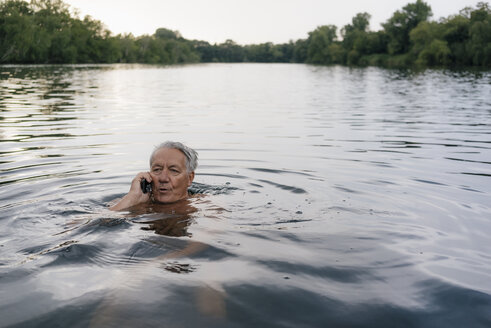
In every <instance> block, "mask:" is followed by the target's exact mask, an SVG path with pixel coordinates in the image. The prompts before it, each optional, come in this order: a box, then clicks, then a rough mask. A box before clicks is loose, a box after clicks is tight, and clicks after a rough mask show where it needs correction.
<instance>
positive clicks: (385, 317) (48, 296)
mask: <svg viewBox="0 0 491 328" xmlns="http://www.w3.org/2000/svg"><path fill="white" fill-rule="evenodd" d="M165 140H177V141H182V142H184V143H186V144H187V145H189V146H191V147H193V148H195V149H196V150H197V151H198V152H199V167H198V170H197V172H196V173H197V174H196V178H195V182H196V184H195V186H193V188H194V189H195V190H196V189H197V190H198V191H199V192H201V193H204V196H201V197H197V198H193V199H191V200H190V201H189V202H187V203H186V204H185V205H186V209H185V210H182V209H174V208H172V207H168V206H167V207H165V206H164V207H159V208H157V207H155V208H150V209H148V210H140V211H137V210H134V211H130V212H128V211H123V212H111V211H109V210H108V209H107V205H108V203H110V202H111V201H112V200H114V199H116V198H118V197H121V196H123V195H124V194H125V193H126V192H127V191H128V189H129V186H130V182H131V180H132V178H133V177H134V176H135V175H136V174H137V173H138V172H140V171H145V170H147V169H148V157H149V155H150V153H151V151H152V150H153V147H154V146H156V145H157V144H159V143H160V142H162V141H165ZM0 141H1V142H0V326H2V327H148V326H160V327H396V326H397V327H490V326H491V310H490V309H491V239H490V233H491V72H452V71H439V70H427V71H424V72H419V73H414V72H407V71H392V70H384V69H379V68H364V69H350V68H346V67H338V66H334V67H318V66H309V65H296V64H207V65H189V66H173V67H163V66H144V65H107V66H106V65H94V66H0Z"/></svg>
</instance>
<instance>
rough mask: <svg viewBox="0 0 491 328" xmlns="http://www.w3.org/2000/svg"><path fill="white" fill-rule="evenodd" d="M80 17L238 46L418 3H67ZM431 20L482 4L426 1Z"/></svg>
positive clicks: (125, 29)
mask: <svg viewBox="0 0 491 328" xmlns="http://www.w3.org/2000/svg"><path fill="white" fill-rule="evenodd" d="M64 2H65V3H67V4H69V5H70V6H71V8H72V9H74V8H77V9H78V10H79V13H80V17H81V18H83V17H84V16H85V15H90V16H92V18H94V19H97V20H100V21H102V22H103V23H104V24H105V26H106V28H108V29H109V30H110V31H111V32H113V33H114V34H119V33H132V34H133V35H134V36H140V35H143V34H153V33H154V32H155V30H156V29H157V28H159V27H165V28H168V29H171V30H177V31H179V32H180V33H181V34H182V36H183V37H184V38H186V39H190V40H193V39H196V40H204V41H208V42H210V43H212V44H213V43H222V42H224V41H225V40H227V39H232V40H234V41H235V42H237V43H239V44H251V43H263V42H273V43H285V42H288V41H289V40H294V41H295V40H298V39H304V38H307V37H308V32H310V31H313V30H314V29H315V28H316V27H317V26H320V25H329V24H333V25H336V26H337V27H338V30H339V29H341V28H342V27H343V26H344V25H346V24H349V23H351V19H352V18H353V16H355V15H356V14H357V13H360V12H368V13H369V14H370V15H372V18H371V20H370V29H371V30H373V31H378V30H380V29H381V26H380V23H383V22H385V21H387V20H388V19H389V18H390V17H391V16H392V14H393V13H394V12H395V11H396V10H400V9H402V7H404V6H405V5H406V4H408V3H414V2H416V0H337V1H329V0H138V1H135V0H64ZM425 2H426V3H428V4H429V5H430V6H431V8H432V10H433V17H432V19H434V20H437V19H439V18H440V17H447V16H449V15H453V14H457V13H458V12H459V10H460V9H462V8H464V7H467V6H472V7H475V6H476V4H477V2H478V0H427V1H425Z"/></svg>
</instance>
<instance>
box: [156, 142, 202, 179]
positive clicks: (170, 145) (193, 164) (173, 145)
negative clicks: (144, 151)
mask: <svg viewBox="0 0 491 328" xmlns="http://www.w3.org/2000/svg"><path fill="white" fill-rule="evenodd" d="M163 148H167V149H177V150H180V151H181V153H183V154H184V156H185V157H186V170H187V171H188V173H191V172H194V171H195V170H196V168H197V167H198V153H197V152H196V150H194V149H192V148H189V147H188V146H186V145H184V144H182V143H180V142H177V141H166V142H163V143H161V144H160V145H158V146H157V147H155V149H154V150H153V152H152V155H150V166H152V162H153V157H154V156H155V153H156V152H157V151H158V150H160V149H163Z"/></svg>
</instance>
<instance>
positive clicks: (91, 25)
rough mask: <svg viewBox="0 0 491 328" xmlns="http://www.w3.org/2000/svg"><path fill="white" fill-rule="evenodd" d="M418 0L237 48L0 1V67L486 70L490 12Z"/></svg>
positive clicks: (63, 7) (39, 2)
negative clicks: (438, 9) (442, 14)
mask: <svg viewBox="0 0 491 328" xmlns="http://www.w3.org/2000/svg"><path fill="white" fill-rule="evenodd" d="M431 17H432V11H431V7H430V6H429V5H428V4H427V3H425V2H424V1H422V0H417V1H416V2H414V3H409V4H407V5H406V6H404V7H403V8H402V9H401V10H397V11H396V12H395V13H394V14H393V15H392V16H391V17H390V18H389V19H388V20H387V21H386V22H385V23H384V24H382V27H383V29H382V30H380V31H371V30H370V29H369V22H370V18H371V16H370V14H368V13H365V12H364V13H358V14H356V16H354V17H353V19H352V21H351V24H347V25H345V26H344V27H342V28H341V29H340V30H339V31H338V28H337V27H336V26H334V25H324V26H319V27H317V28H316V29H315V30H314V31H312V32H309V33H308V37H307V38H305V39H299V40H297V41H290V42H288V43H284V44H273V43H262V44H251V45H244V46H242V45H239V44H236V43H235V42H234V41H232V40H227V41H225V42H223V43H221V44H210V43H209V42H206V41H200V40H187V39H185V38H183V37H182V35H181V34H180V33H179V32H178V31H172V30H169V29H166V28H159V29H157V30H156V31H155V33H154V34H153V35H143V36H138V37H135V36H133V35H132V34H118V35H115V36H114V35H113V34H112V33H111V32H110V31H109V30H107V29H106V28H104V25H103V24H102V22H100V21H98V20H95V19H92V18H91V17H90V16H86V17H85V18H83V19H81V18H79V17H78V15H77V14H72V13H70V8H69V6H68V5H67V4H65V3H64V2H63V1H62V0H31V1H30V2H27V1H23V0H3V1H1V2H0V64H6V63H16V64H17V63H22V64H29V63H150V64H179V63H196V62H264V63H272V62H275V63H311V64H321V65H330V64H342V65H354V66H367V65H371V66H384V67H409V66H415V65H416V66H423V67H434V66H437V67H456V66H463V67H465V66H478V67H486V68H488V67H491V10H490V7H489V4H488V3H486V2H479V3H478V4H477V5H476V7H475V8H472V7H466V8H464V9H462V10H461V11H460V12H459V13H458V14H455V15H451V16H449V17H447V18H442V19H440V20H439V21H431V20H430V18H431Z"/></svg>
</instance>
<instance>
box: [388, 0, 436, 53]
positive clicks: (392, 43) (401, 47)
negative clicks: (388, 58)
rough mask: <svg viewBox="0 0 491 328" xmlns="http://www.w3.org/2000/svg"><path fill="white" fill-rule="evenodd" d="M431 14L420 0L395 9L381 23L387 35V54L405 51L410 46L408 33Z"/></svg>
mask: <svg viewBox="0 0 491 328" xmlns="http://www.w3.org/2000/svg"><path fill="white" fill-rule="evenodd" d="M431 16H432V12H431V7H430V6H429V5H428V4H426V3H425V2H423V1H422V0H417V1H416V2H415V3H409V4H407V5H406V6H404V7H403V8H402V11H399V10H398V11H396V12H395V13H394V14H393V15H392V17H391V18H390V19H389V20H388V21H387V22H386V23H384V24H382V26H383V27H384V30H385V32H386V33H387V35H388V37H389V43H388V49H387V50H388V52H389V54H391V55H397V54H403V53H407V52H408V51H409V48H410V42H409V41H410V40H409V33H410V32H411V30H412V29H413V28H415V27H416V26H418V24H419V23H421V22H424V21H427V20H428V19H429V18H430V17H431Z"/></svg>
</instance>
